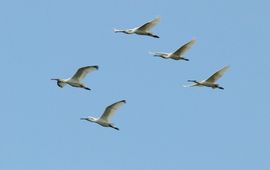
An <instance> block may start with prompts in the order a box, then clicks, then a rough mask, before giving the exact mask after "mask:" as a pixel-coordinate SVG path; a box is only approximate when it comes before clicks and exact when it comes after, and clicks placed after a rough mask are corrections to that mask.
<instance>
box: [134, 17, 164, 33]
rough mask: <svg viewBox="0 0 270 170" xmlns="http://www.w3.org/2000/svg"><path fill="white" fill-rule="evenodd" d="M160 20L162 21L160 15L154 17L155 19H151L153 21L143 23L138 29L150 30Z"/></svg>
mask: <svg viewBox="0 0 270 170" xmlns="http://www.w3.org/2000/svg"><path fill="white" fill-rule="evenodd" d="M159 21H160V17H157V18H155V19H153V20H151V21H149V22H147V23H145V24H143V25H142V26H140V27H139V28H138V30H141V31H148V30H150V29H151V28H153V27H154V26H155V25H157V24H158V23H159Z"/></svg>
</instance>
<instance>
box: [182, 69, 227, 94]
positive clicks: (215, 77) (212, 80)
mask: <svg viewBox="0 0 270 170" xmlns="http://www.w3.org/2000/svg"><path fill="white" fill-rule="evenodd" d="M228 68H229V66H225V67H223V68H222V69H220V70H218V71H217V72H215V73H214V74H213V75H212V76H210V77H209V78H208V79H206V80H202V81H197V80H188V82H193V83H194V84H192V85H189V86H184V87H193V86H199V87H202V86H205V87H211V88H213V89H215V88H219V89H222V90H224V88H223V87H221V86H219V84H216V83H215V82H216V81H217V80H218V79H219V78H220V77H222V76H223V74H224V73H225V71H226V70H227V69H228Z"/></svg>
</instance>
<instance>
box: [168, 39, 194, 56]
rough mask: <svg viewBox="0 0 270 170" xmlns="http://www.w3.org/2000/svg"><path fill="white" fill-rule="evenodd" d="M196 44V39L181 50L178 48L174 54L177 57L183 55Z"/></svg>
mask: <svg viewBox="0 0 270 170" xmlns="http://www.w3.org/2000/svg"><path fill="white" fill-rule="evenodd" d="M195 42H196V40H195V39H193V40H191V41H189V42H188V43H186V44H184V45H182V46H181V47H180V48H178V49H177V50H176V51H175V52H174V53H173V54H174V55H177V56H181V55H183V54H184V53H185V52H186V51H187V50H188V49H190V48H191V47H192V45H193V44H194V43H195Z"/></svg>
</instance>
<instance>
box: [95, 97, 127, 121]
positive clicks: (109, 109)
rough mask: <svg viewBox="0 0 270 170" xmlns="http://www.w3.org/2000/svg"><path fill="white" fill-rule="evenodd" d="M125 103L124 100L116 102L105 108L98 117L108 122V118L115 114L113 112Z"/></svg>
mask: <svg viewBox="0 0 270 170" xmlns="http://www.w3.org/2000/svg"><path fill="white" fill-rule="evenodd" d="M125 103H126V101H125V100H121V101H118V102H116V103H113V104H111V105H110V106H108V107H106V109H105V111H104V113H103V114H102V116H101V117H100V119H102V120H104V121H106V122H109V119H110V117H111V116H112V115H113V114H114V113H115V111H116V110H117V109H118V108H120V107H121V106H122V105H124V104H125Z"/></svg>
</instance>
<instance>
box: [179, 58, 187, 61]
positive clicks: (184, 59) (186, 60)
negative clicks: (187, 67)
mask: <svg viewBox="0 0 270 170" xmlns="http://www.w3.org/2000/svg"><path fill="white" fill-rule="evenodd" d="M181 59H182V60H185V61H189V59H187V58H181Z"/></svg>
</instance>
